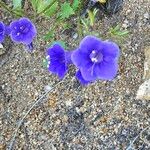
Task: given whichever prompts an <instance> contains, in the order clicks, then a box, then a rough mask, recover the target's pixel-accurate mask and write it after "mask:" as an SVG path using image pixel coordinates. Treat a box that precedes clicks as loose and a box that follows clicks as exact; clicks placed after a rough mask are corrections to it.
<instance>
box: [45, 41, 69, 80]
mask: <svg viewBox="0 0 150 150" xmlns="http://www.w3.org/2000/svg"><path fill="white" fill-rule="evenodd" d="M46 58H47V60H48V66H47V67H48V70H49V71H50V72H52V73H54V74H56V75H58V77H59V78H60V79H62V78H63V77H64V76H65V74H66V73H67V71H68V65H69V64H70V63H71V52H67V51H65V50H64V48H63V47H61V46H60V45H59V44H54V45H52V47H50V48H48V49H47V52H46Z"/></svg>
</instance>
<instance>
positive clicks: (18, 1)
mask: <svg viewBox="0 0 150 150" xmlns="http://www.w3.org/2000/svg"><path fill="white" fill-rule="evenodd" d="M21 3H22V0H13V9H16V8H20V9H21Z"/></svg>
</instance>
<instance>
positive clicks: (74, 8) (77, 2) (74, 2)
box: [72, 0, 80, 11]
mask: <svg viewBox="0 0 150 150" xmlns="http://www.w3.org/2000/svg"><path fill="white" fill-rule="evenodd" d="M79 5H80V0H74V1H73V4H72V8H73V10H74V11H76V10H77V9H78V8H79Z"/></svg>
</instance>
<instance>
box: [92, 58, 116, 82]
mask: <svg viewBox="0 0 150 150" xmlns="http://www.w3.org/2000/svg"><path fill="white" fill-rule="evenodd" d="M117 71H118V64H117V62H116V61H112V62H109V63H106V62H104V61H103V62H101V63H100V64H96V65H95V67H94V72H95V74H96V76H97V77H98V79H102V80H112V79H114V77H115V76H116V74H117Z"/></svg>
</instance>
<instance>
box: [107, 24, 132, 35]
mask: <svg viewBox="0 0 150 150" xmlns="http://www.w3.org/2000/svg"><path fill="white" fill-rule="evenodd" d="M109 32H110V33H111V34H112V35H114V36H119V37H124V36H127V35H128V34H129V31H128V30H121V27H120V25H117V26H116V27H114V28H110V30H109Z"/></svg>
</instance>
